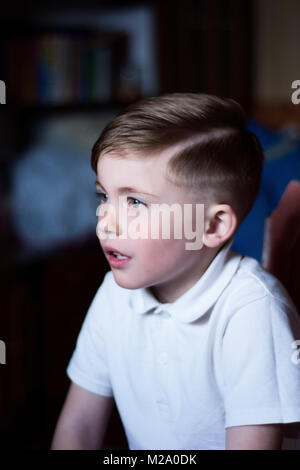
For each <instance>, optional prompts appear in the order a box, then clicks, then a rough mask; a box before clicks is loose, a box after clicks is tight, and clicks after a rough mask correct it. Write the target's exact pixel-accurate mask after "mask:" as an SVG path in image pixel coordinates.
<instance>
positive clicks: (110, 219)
mask: <svg viewBox="0 0 300 470" xmlns="http://www.w3.org/2000/svg"><path fill="white" fill-rule="evenodd" d="M100 218H101V225H102V227H103V232H104V233H106V234H113V235H115V236H117V237H119V236H120V235H121V234H122V229H121V225H120V221H119V214H118V212H117V210H116V209H115V208H114V207H113V206H112V207H111V208H109V209H108V210H107V211H106V213H105V215H103V216H102V217H100Z"/></svg>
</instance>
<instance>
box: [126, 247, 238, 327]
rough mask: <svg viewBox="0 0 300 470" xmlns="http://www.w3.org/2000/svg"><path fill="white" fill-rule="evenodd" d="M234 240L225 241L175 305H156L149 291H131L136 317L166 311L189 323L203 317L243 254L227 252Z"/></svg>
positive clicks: (230, 276)
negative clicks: (197, 278) (201, 273)
mask: <svg viewBox="0 0 300 470" xmlns="http://www.w3.org/2000/svg"><path fill="white" fill-rule="evenodd" d="M233 241H234V239H233V238H230V239H229V240H227V242H226V243H225V245H224V246H223V247H222V248H221V250H220V251H219V252H218V253H217V255H216V256H215V257H214V259H213V260H212V262H211V263H210V265H209V266H208V268H207V269H206V271H205V272H204V273H203V275H202V276H201V278H200V279H199V280H198V281H197V282H196V284H194V285H193V286H192V287H191V288H190V289H189V290H188V291H186V292H185V293H184V294H183V295H182V296H180V297H179V298H178V299H177V300H175V302H172V303H161V302H159V301H158V300H157V299H156V298H155V297H154V295H153V294H152V293H151V291H150V290H149V289H148V288H140V289H134V290H132V291H131V296H130V305H131V308H132V309H133V311H134V312H136V313H138V314H145V313H150V312H151V311H153V310H154V309H155V311H156V313H160V312H168V313H169V314H170V315H171V316H173V317H175V318H176V319H178V320H179V321H182V322H185V323H189V322H192V321H195V320H197V319H198V318H200V317H201V316H203V315H204V314H205V313H206V312H207V311H208V310H209V309H210V308H211V307H212V306H213V305H214V304H215V302H216V301H217V299H218V297H219V296H220V295H221V293H222V292H223V290H224V289H225V287H226V286H227V284H228V283H229V282H230V281H231V279H232V277H233V275H234V274H235V272H236V270H237V269H238V267H239V264H240V261H241V258H242V255H241V254H239V253H236V252H234V251H230V247H231V245H232V243H233Z"/></svg>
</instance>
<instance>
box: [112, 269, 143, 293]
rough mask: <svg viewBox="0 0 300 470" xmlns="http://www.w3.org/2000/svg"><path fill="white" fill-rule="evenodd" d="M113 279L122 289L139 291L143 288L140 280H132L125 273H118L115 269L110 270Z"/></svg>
mask: <svg viewBox="0 0 300 470" xmlns="http://www.w3.org/2000/svg"><path fill="white" fill-rule="evenodd" d="M112 272H113V276H114V279H115V281H116V283H117V284H118V286H120V287H123V288H124V289H140V288H141V287H144V285H143V283H142V282H141V280H138V279H132V278H130V276H129V275H128V274H127V273H125V272H118V270H117V269H112Z"/></svg>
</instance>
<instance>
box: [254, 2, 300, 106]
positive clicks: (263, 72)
mask: <svg viewBox="0 0 300 470" xmlns="http://www.w3.org/2000/svg"><path fill="white" fill-rule="evenodd" d="M255 10H256V14H255V16H256V21H255V24H254V26H255V31H254V38H255V43H254V99H255V101H259V102H262V101H264V102H270V101H272V102H277V103H283V102H290V97H291V93H292V91H293V90H291V83H292V81H294V80H296V79H300V1H299V0H255Z"/></svg>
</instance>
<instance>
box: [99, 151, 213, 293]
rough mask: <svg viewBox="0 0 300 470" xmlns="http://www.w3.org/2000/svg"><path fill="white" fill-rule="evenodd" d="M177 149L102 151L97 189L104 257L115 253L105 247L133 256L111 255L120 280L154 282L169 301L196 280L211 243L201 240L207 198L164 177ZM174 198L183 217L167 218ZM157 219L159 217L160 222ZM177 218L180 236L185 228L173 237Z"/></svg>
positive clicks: (126, 285)
mask: <svg viewBox="0 0 300 470" xmlns="http://www.w3.org/2000/svg"><path fill="white" fill-rule="evenodd" d="M173 154H174V148H173V149H171V148H168V149H166V150H164V151H161V152H159V153H157V154H153V155H151V156H148V157H147V158H140V159H138V158H132V159H127V158H126V159H124V158H123V159H122V158H117V155H116V154H115V155H114V156H112V155H111V154H103V155H101V158H100V159H99V161H98V166H97V181H96V188H97V192H99V193H100V205H99V207H98V210H97V215H98V225H97V235H98V238H99V240H100V243H101V246H102V248H103V250H104V253H105V256H106V258H107V259H108V261H109V262H110V260H111V259H112V257H111V256H109V254H108V253H106V252H105V249H107V247H112V248H113V249H115V250H118V251H119V252H121V253H123V254H124V255H126V256H128V257H130V259H129V261H126V262H125V263H124V262H122V263H123V265H121V264H120V262H118V261H116V260H115V261H114V260H112V262H111V264H110V266H111V269H112V271H113V275H114V278H115V281H116V282H117V284H118V285H120V286H121V287H124V288H128V289H137V288H140V287H151V290H152V291H153V293H154V294H155V295H156V297H157V298H159V300H161V301H164V302H171V301H174V300H175V299H176V298H177V297H178V296H180V295H182V294H183V293H184V292H185V291H186V290H188V289H189V288H190V287H191V286H192V285H193V284H194V283H195V282H197V280H198V279H199V278H200V277H201V275H202V274H203V272H204V271H205V268H206V267H207V263H208V257H209V256H208V253H207V247H206V246H205V245H203V244H202V234H203V223H204V220H203V219H204V217H203V212H202V213H201V210H202V211H203V209H204V205H203V201H201V200H199V196H198V198H197V195H196V194H195V192H193V191H189V190H188V189H187V188H183V187H179V186H176V185H175V184H173V183H171V182H170V181H168V180H167V179H166V178H165V171H166V167H167V162H168V160H169V159H170V157H171V156H172V155H173ZM99 183H100V184H99ZM121 188H133V189H134V191H129V190H128V189H125V190H124V192H122V191H121ZM119 196H123V199H122V200H121V199H120V197H119ZM120 201H121V202H120ZM175 203H176V204H177V210H181V216H182V218H180V217H178V215H177V216H176V217H175V219H174V218H173V215H172V217H171V219H170V218H169V219H168V217H167V216H168V214H170V213H172V211H171V212H169V209H168V208H170V206H171V205H172V204H175ZM153 204H156V205H157V206H153ZM162 204H165V206H162ZM184 204H189V209H190V210H192V214H193V216H192V218H191V213H190V212H186V214H184V212H185V208H184ZM196 204H198V209H199V212H197V211H198V209H196ZM162 207H164V208H165V214H166V219H165V220H170V223H171V226H170V237H168V238H166V236H164V238H163V236H162V233H163V232H162V218H160V219H157V214H158V211H159V210H161V209H162ZM205 208H206V206H205ZM100 209H101V210H100ZM99 210H100V211H99ZM100 212H101V213H100ZM177 214H178V213H177ZM155 216H156V218H155ZM155 220H156V225H155ZM157 220H160V224H159V225H157ZM175 220H176V221H177V222H178V221H180V220H182V223H181V222H180V223H179V227H178V223H177V230H178V229H181V234H182V236H180V230H179V232H177V233H179V238H178V235H177V236H176V237H175V236H174V233H175V232H174V230H175V229H174V223H175ZM107 224H108V225H107ZM151 225H152V226H153V227H154V226H155V227H156V229H158V232H157V233H158V234H159V238H158V239H157V238H156V239H155V238H153V236H151ZM184 225H185V227H184ZM135 229H136V230H135ZM137 230H139V231H140V233H143V234H144V235H143V237H144V238H141V236H140V237H139V238H138V235H137ZM195 231H197V240H198V242H197V246H198V249H195V247H196V243H195V240H196V235H194V236H193V237H192V236H191V233H194V234H195ZM165 233H167V235H168V232H165ZM185 234H187V237H188V238H186V236H185ZM146 237H147V238H146ZM186 243H190V246H191V245H192V244H194V248H193V249H186ZM199 245H200V246H199ZM118 263H119V264H120V265H119V266H118Z"/></svg>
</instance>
